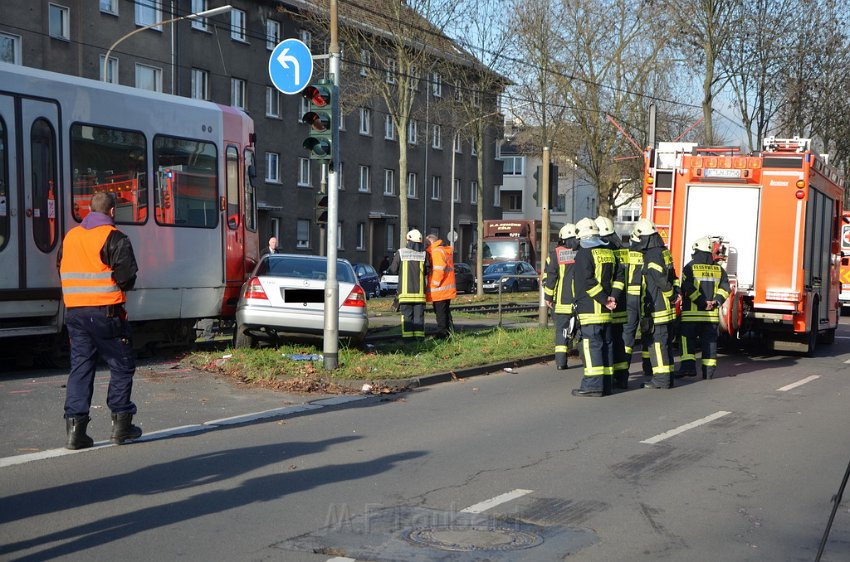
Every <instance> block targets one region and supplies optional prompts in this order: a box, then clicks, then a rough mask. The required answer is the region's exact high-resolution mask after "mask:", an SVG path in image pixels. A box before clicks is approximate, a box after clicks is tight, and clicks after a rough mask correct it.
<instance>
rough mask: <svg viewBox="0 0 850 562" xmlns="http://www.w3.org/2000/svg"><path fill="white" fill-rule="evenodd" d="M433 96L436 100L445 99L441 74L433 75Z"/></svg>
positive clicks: (435, 73)
mask: <svg viewBox="0 0 850 562" xmlns="http://www.w3.org/2000/svg"><path fill="white" fill-rule="evenodd" d="M431 95H432V96H434V97H435V98H441V97H443V77H442V76H441V75H440V73H439V72H434V73H433V74H432V75H431Z"/></svg>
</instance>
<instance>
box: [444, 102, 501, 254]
mask: <svg viewBox="0 0 850 562" xmlns="http://www.w3.org/2000/svg"><path fill="white" fill-rule="evenodd" d="M493 115H499V112H498V111H493V112H491V113H488V114H486V115H481V116H480V117H475V118H473V119H470V120H469V121H467V122H466V123H464V124H463V125H461V126H460V127H458V128H457V129H456V130H455V135H457V134H458V133H460V131H461V129H463V128H465V127H467V126H469V125H471V124H472V123H475V122H476V121H479V120H481V119H484V118H485V117H492V116H493ZM456 159H457V150H455V146H454V139H452V177H451V183H452V197H451V200H452V202H451V206H450V207H449V208H450V209H451V211H450V212H449V232H448V235H447V236H446V238H448V237H449V236H452V235H453V234H455V161H456ZM452 237H453V238H457V236H456V235H455V236H452ZM449 242H451V243H452V255H454V251H455V242H456V240H449Z"/></svg>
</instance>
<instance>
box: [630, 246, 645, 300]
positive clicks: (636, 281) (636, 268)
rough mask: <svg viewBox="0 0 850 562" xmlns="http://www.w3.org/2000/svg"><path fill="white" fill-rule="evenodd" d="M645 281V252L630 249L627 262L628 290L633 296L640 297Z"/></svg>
mask: <svg viewBox="0 0 850 562" xmlns="http://www.w3.org/2000/svg"><path fill="white" fill-rule="evenodd" d="M642 282H643V252H639V251H637V250H635V249H633V248H630V249H629V254H628V260H627V262H626V292H627V293H628V294H629V295H630V296H632V297H640V295H641V289H642Z"/></svg>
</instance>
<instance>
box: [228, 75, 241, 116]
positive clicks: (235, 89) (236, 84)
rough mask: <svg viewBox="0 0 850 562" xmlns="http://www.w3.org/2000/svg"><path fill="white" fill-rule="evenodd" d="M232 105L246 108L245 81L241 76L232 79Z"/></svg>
mask: <svg viewBox="0 0 850 562" xmlns="http://www.w3.org/2000/svg"><path fill="white" fill-rule="evenodd" d="M230 105H232V106H233V107H238V108H239V109H245V81H244V80H242V79H241V78H231V79H230Z"/></svg>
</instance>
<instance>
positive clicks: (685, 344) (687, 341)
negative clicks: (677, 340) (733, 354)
mask: <svg viewBox="0 0 850 562" xmlns="http://www.w3.org/2000/svg"><path fill="white" fill-rule="evenodd" d="M718 327H719V325H718V323H717V322H682V324H681V327H680V329H679V332H680V333H681V336H682V339H681V343H682V362H681V365H680V367H679V370H680V372H681V373H682V374H692V373H693V374H696V355H695V352H696V344H697V340H699V343H700V350H701V351H702V359H701V360H702V376H703V378H709V379H710V378H714V372H715V370H716V369H717V337H718Z"/></svg>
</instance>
